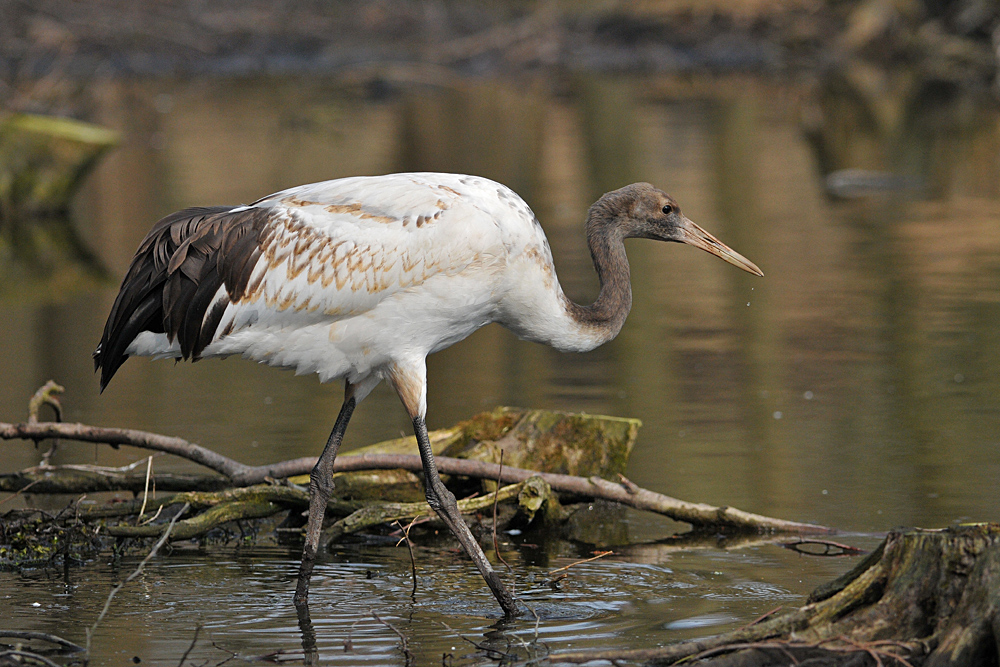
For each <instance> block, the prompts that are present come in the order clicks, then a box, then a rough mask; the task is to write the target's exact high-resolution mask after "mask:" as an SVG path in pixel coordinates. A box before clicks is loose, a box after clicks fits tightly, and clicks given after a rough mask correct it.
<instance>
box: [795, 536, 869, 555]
mask: <svg viewBox="0 0 1000 667" xmlns="http://www.w3.org/2000/svg"><path fill="white" fill-rule="evenodd" d="M803 544H818V545H820V546H822V547H823V551H822V552H819V553H817V552H815V551H808V550H806V549H800V548H799V547H800V546H801V545H803ZM780 545H781V546H783V547H784V548H786V549H790V550H792V551H794V552H796V553H800V554H805V555H807V556H831V557H839V556H858V555H860V554H864V553H867V552H866V551H865V550H864V549H859V548H857V547H852V546H851V545H850V544H841V543H840V542H833V541H831V540H817V539H814V538H805V537H800V538H798V539H796V540H795V541H794V542H781V543H780Z"/></svg>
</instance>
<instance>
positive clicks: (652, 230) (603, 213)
mask: <svg viewBox="0 0 1000 667" xmlns="http://www.w3.org/2000/svg"><path fill="white" fill-rule="evenodd" d="M590 218H591V220H592V221H598V220H603V221H604V222H605V223H610V224H612V225H614V226H616V227H617V228H618V229H619V230H620V231H621V233H622V236H623V237H624V238H643V239H654V240H657V241H674V242H676V243H687V244H689V245H693V246H694V247H696V248H701V249H702V250H704V251H706V252H710V253H711V254H713V255H715V256H716V257H721V258H722V259H724V260H726V261H727V262H729V263H730V264H732V265H734V266H738V267H739V268H741V269H743V270H744V271H746V272H748V273H752V274H754V275H756V276H763V275H764V274H763V272H761V270H760V269H759V268H757V265H756V264H754V263H753V262H751V261H750V260H749V259H747V258H746V257H744V256H743V255H741V254H739V253H738V252H736V251H735V250H733V249H732V248H730V247H729V246H727V245H726V244H725V243H723V242H722V241H720V240H719V239H717V238H715V237H714V236H712V235H711V234H709V233H708V232H706V231H705V230H704V229H702V228H701V227H699V226H698V225H696V224H694V223H693V222H691V220H689V219H688V218H687V217H686V216H685V215H684V214H683V213H681V207H680V206H679V205H678V204H677V202H676V201H675V200H674V198H673V197H671V196H670V195H668V194H667V193H666V192H663V191H662V190H659V189H657V188H655V187H653V186H652V185H650V184H649V183H633V184H632V185H627V186H625V187H624V188H620V189H618V190H615V191H614V192H609V193H607V194H606V195H604V196H603V197H601V198H600V199H599V200H597V202H596V203H594V205H593V206H592V207H591V211H590Z"/></svg>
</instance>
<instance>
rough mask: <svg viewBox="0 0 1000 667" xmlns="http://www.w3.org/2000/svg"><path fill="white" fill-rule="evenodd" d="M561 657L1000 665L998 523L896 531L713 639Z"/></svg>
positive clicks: (760, 666) (558, 657)
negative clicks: (788, 600) (791, 605)
mask: <svg viewBox="0 0 1000 667" xmlns="http://www.w3.org/2000/svg"><path fill="white" fill-rule="evenodd" d="M551 659H552V662H554V663H578V664H579V663H587V662H591V661H597V660H603V661H612V662H614V663H615V664H619V663H624V662H639V663H647V664H663V665H671V664H675V663H678V662H680V661H684V664H699V665H711V666H712V667H737V666H739V667H770V666H776V665H788V664H807V663H808V664H815V665H825V666H841V665H843V666H845V667H846V666H847V665H855V666H858V667H861V666H864V665H909V666H910V667H940V666H943V665H957V666H960V667H961V666H969V667H978V666H995V665H998V664H1000V524H995V523H990V524H974V525H963V526H957V527H952V528H946V529H942V530H924V529H919V528H914V529H899V530H894V531H892V532H890V533H889V535H888V536H887V537H886V539H885V541H884V542H883V543H882V544H881V545H880V546H879V548H878V549H876V550H875V551H873V552H872V553H871V554H870V555H869V556H868V557H867V558H865V559H864V560H863V561H861V562H860V563H858V564H857V565H856V566H855V567H854V568H853V569H851V570H850V571H849V572H847V573H846V574H845V575H843V576H842V577H840V578H839V579H837V580H835V581H834V582H831V583H830V584H826V585H824V586H821V587H819V588H817V589H816V590H815V591H814V592H813V593H812V595H810V597H809V598H808V600H807V603H806V604H805V605H804V606H802V607H800V608H798V609H793V610H790V611H787V612H784V613H780V614H775V615H772V616H769V617H768V618H767V619H766V620H763V621H761V622H759V623H756V624H753V625H750V626H748V627H744V628H741V629H739V630H735V631H733V632H729V633H725V634H722V635H718V636H715V637H710V638H708V639H700V640H696V641H686V642H680V643H678V644H673V645H669V646H664V647H660V648H655V649H644V650H631V651H629V650H625V651H590V652H583V651H581V652H559V653H555V654H553V655H552V656H551Z"/></svg>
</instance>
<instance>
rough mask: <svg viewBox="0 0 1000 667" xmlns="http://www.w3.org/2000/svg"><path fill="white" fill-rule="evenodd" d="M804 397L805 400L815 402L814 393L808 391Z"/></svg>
mask: <svg viewBox="0 0 1000 667" xmlns="http://www.w3.org/2000/svg"><path fill="white" fill-rule="evenodd" d="M802 396H803V397H804V398H805V399H806V400H807V401H811V400H813V393H812V392H811V391H807V392H806V393H804V394H802Z"/></svg>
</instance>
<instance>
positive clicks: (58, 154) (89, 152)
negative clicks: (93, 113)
mask: <svg viewBox="0 0 1000 667" xmlns="http://www.w3.org/2000/svg"><path fill="white" fill-rule="evenodd" d="M118 142H119V137H118V134H117V133H116V132H114V131H112V130H108V129H106V128H103V127H99V126H97V125H92V124H90V123H84V122H81V121H78V120H74V119H72V118H59V117H55V116H42V115H37V114H3V115H0V221H3V220H5V219H9V218H12V217H14V216H17V215H24V214H39V213H43V214H44V213H58V212H64V211H66V210H67V209H68V207H69V202H70V199H71V198H72V196H73V194H74V193H75V192H76V191H77V190H78V189H79V187H80V184H81V183H82V182H83V179H84V178H85V177H86V175H87V174H88V173H90V171H91V169H93V167H94V165H96V164H97V162H98V161H99V160H100V158H101V156H102V155H104V154H105V153H106V152H107V151H108V150H109V149H111V148H112V147H114V146H115V145H117V144H118Z"/></svg>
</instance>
